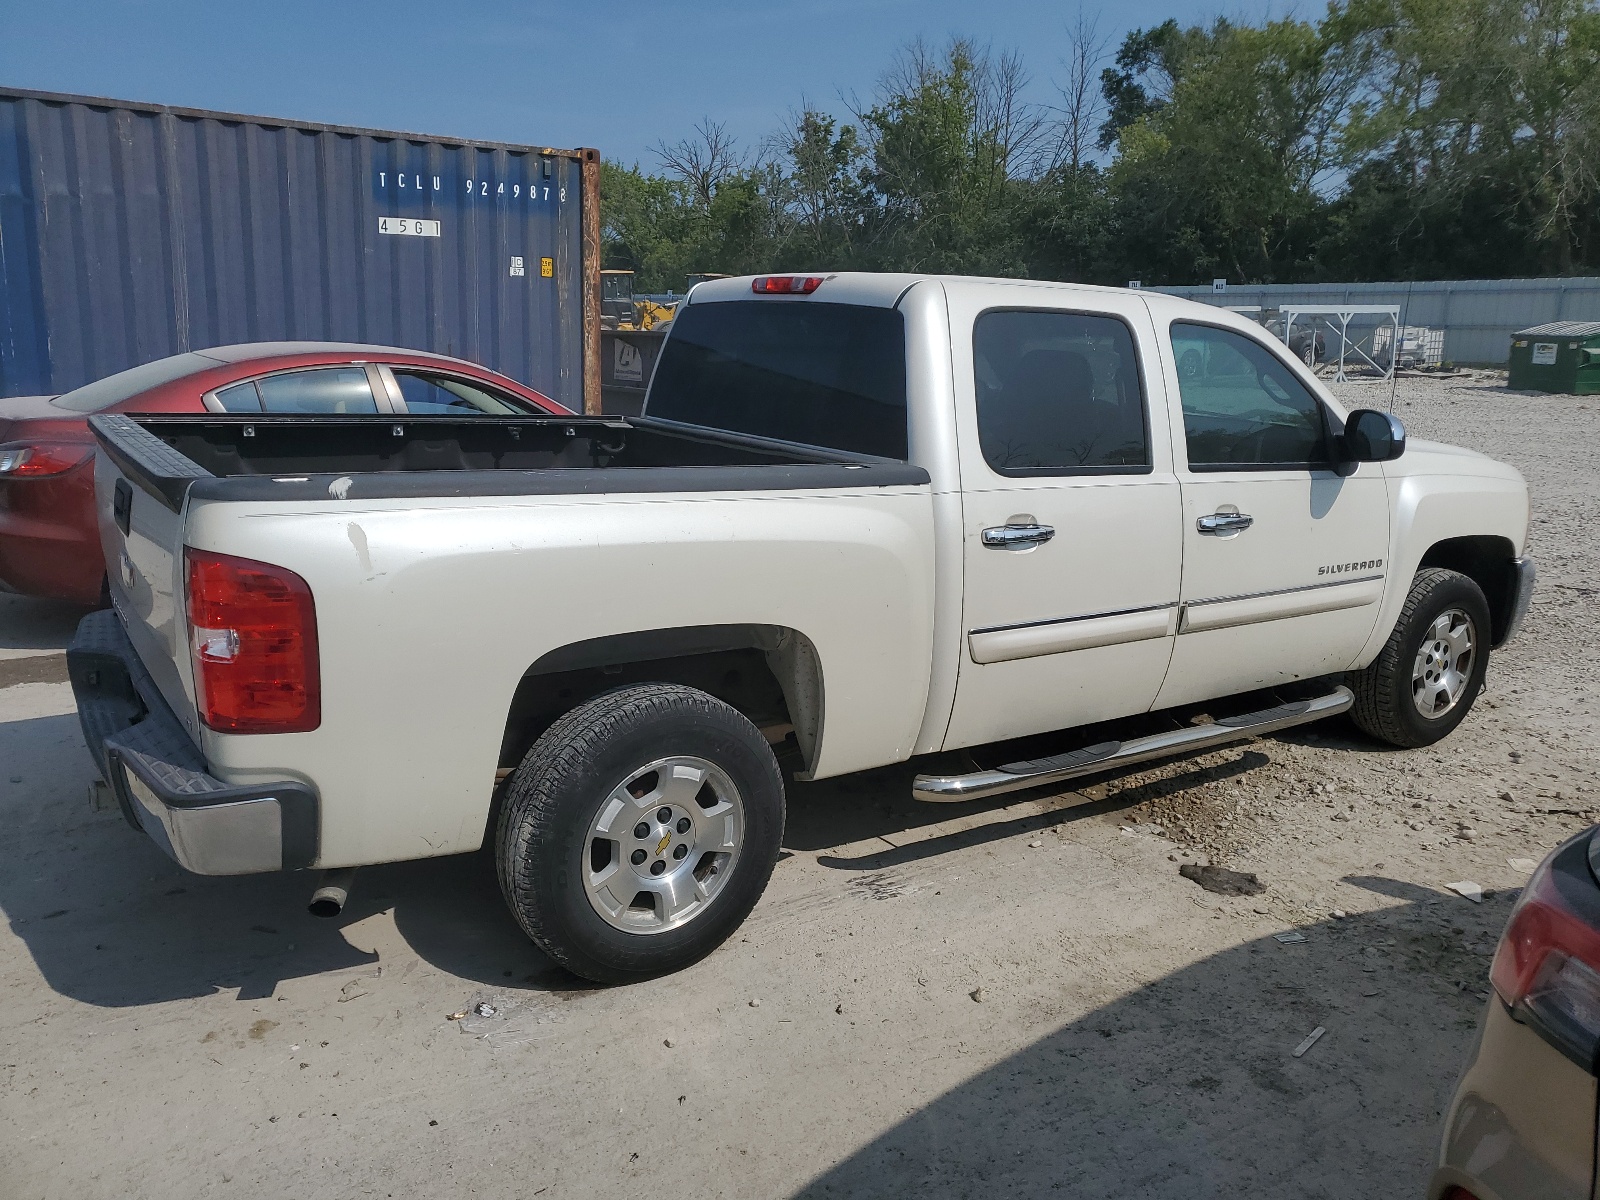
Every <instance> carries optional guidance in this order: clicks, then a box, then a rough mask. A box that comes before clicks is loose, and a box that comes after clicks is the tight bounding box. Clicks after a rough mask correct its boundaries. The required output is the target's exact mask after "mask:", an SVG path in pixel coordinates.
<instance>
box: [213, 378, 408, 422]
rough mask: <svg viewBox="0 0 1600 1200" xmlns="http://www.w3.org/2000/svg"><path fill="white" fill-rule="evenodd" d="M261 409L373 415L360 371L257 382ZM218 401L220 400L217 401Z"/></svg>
mask: <svg viewBox="0 0 1600 1200" xmlns="http://www.w3.org/2000/svg"><path fill="white" fill-rule="evenodd" d="M256 387H257V389H258V390H259V391H260V393H261V407H262V408H264V409H265V410H266V411H267V412H281V413H332V414H335V415H339V416H353V415H361V414H365V413H376V412H377V411H378V402H377V401H376V400H374V399H373V398H372V385H371V384H369V383H368V382H367V372H366V370H365V368H362V367H326V368H323V369H321V370H316V371H290V372H286V373H285V374H283V375H268V376H267V377H266V378H264V379H258V380H256ZM219 398H220V397H219Z"/></svg>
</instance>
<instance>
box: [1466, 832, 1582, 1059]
mask: <svg viewBox="0 0 1600 1200" xmlns="http://www.w3.org/2000/svg"><path fill="white" fill-rule="evenodd" d="M1574 849H1577V850H1578V854H1579V857H1578V861H1579V862H1581V861H1582V857H1581V848H1575V847H1574V845H1573V843H1568V845H1567V846H1566V847H1563V848H1562V850H1559V851H1557V852H1556V854H1554V855H1552V856H1551V857H1550V858H1548V859H1546V860H1545V861H1544V862H1543V863H1542V864H1541V865H1540V867H1539V869H1538V870H1537V871H1536V872H1534V876H1533V878H1532V879H1530V880H1529V881H1528V886H1527V887H1526V888H1524V889H1523V892H1522V896H1521V898H1520V899H1519V900H1518V901H1517V906H1516V907H1515V908H1514V909H1512V910H1511V919H1510V921H1509V922H1507V924H1506V931H1505V933H1504V934H1503V935H1502V936H1501V938H1500V945H1499V947H1498V948H1497V949H1496V950H1495V956H1494V965H1493V966H1492V967H1491V968H1490V969H1489V981H1490V982H1491V983H1492V984H1493V985H1494V990H1495V991H1496V992H1498V993H1499V995H1500V999H1501V1000H1503V1001H1505V1003H1506V1005H1507V1006H1508V1007H1510V1009H1511V1011H1512V1014H1513V1015H1514V1016H1516V1017H1518V1019H1520V1020H1523V1021H1525V1022H1526V1023H1527V1024H1529V1025H1532V1026H1534V1027H1535V1028H1536V1029H1538V1031H1539V1032H1540V1034H1541V1035H1543V1037H1544V1038H1545V1040H1546V1041H1548V1042H1550V1043H1551V1045H1553V1046H1555V1047H1556V1049H1558V1050H1560V1051H1561V1052H1562V1053H1564V1054H1566V1055H1567V1056H1568V1057H1569V1058H1571V1059H1572V1060H1573V1061H1574V1062H1577V1063H1579V1064H1580V1065H1582V1066H1583V1067H1584V1068H1585V1069H1586V1070H1590V1071H1593V1070H1594V1069H1595V1062H1596V1055H1597V1053H1600V928H1596V926H1595V924H1594V923H1593V922H1592V920H1590V919H1586V918H1585V917H1584V916H1582V915H1580V913H1579V912H1578V911H1577V910H1576V909H1575V908H1574V906H1573V904H1572V903H1571V902H1570V901H1569V900H1568V899H1567V898H1566V897H1564V896H1563V895H1562V886H1563V880H1562V879H1561V878H1558V875H1557V860H1558V859H1562V858H1563V857H1565V856H1567V855H1569V854H1570V853H1572V851H1573V850H1574ZM1567 886H1569V887H1586V888H1593V887H1594V886H1595V885H1594V881H1593V879H1592V878H1586V877H1585V876H1581V875H1575V876H1574V877H1573V879H1572V880H1569V881H1567Z"/></svg>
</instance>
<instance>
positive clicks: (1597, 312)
mask: <svg viewBox="0 0 1600 1200" xmlns="http://www.w3.org/2000/svg"><path fill="white" fill-rule="evenodd" d="M1149 290H1150V291H1155V292H1166V293H1167V294H1168V295H1171V296H1184V297H1186V298H1188V299H1190V300H1200V301H1203V302H1205V303H1207V304H1217V305H1246V304H1259V305H1261V306H1262V307H1264V308H1278V307H1281V306H1282V305H1285V304H1330V305H1334V304H1398V305H1399V306H1400V322H1401V324H1402V325H1423V326H1428V327H1431V328H1434V329H1442V330H1444V351H1443V356H1444V359H1445V360H1446V361H1448V362H1455V363H1503V362H1505V361H1506V358H1507V357H1508V355H1509V353H1510V350H1511V335H1512V334H1513V333H1515V332H1516V331H1517V330H1519V329H1526V328H1528V326H1530V325H1540V324H1543V323H1545V322H1547V321H1600V278H1594V277H1585V278H1576V279H1458V280H1448V279H1447V280H1435V281H1426V282H1416V283H1268V284H1229V285H1228V287H1227V288H1226V290H1224V291H1220V292H1219V291H1215V290H1213V288H1212V285H1210V284H1204V285H1199V286H1195V287H1157V286H1153V285H1152V286H1150V288H1149Z"/></svg>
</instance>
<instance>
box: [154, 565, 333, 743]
mask: <svg viewBox="0 0 1600 1200" xmlns="http://www.w3.org/2000/svg"><path fill="white" fill-rule="evenodd" d="M183 558H184V564H185V566H186V567H187V570H188V579H189V648H190V654H191V656H192V657H193V660H194V685H195V699H196V701H197V704H198V707H199V709H200V719H201V720H202V721H204V722H205V723H206V727H207V728H208V729H215V730H217V731H218V732H219V733H305V732H306V731H307V730H311V729H315V728H316V727H317V726H318V725H319V724H321V722H322V679H321V672H320V668H319V666H318V657H317V610H316V605H315V603H314V602H313V601H312V598H311V589H310V588H309V587H308V586H307V585H306V581H305V580H304V579H301V578H300V576H298V575H296V574H295V573H294V572H293V571H288V570H285V569H284V568H283V567H275V566H272V565H271V564H270V563H261V562H252V561H251V560H250V559H247V558H234V557H233V556H232V555H228V554H211V553H208V552H207V551H203V550H193V549H189V548H187V547H185V549H184V552H183Z"/></svg>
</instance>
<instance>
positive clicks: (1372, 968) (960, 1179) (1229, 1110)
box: [796, 878, 1512, 1200]
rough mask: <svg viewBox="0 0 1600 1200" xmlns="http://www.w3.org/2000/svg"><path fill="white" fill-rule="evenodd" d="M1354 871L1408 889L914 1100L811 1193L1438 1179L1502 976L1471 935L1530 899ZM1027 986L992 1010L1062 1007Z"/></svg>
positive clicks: (1098, 1013)
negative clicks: (1488, 1004)
mask: <svg viewBox="0 0 1600 1200" xmlns="http://www.w3.org/2000/svg"><path fill="white" fill-rule="evenodd" d="M1346 882H1347V883H1351V884H1355V885H1357V886H1362V887H1366V888H1368V890H1371V891H1374V892H1377V893H1380V894H1382V895H1385V896H1387V897H1390V898H1400V897H1403V899H1399V900H1398V902H1397V903H1395V904H1394V906H1392V907H1388V908H1386V909H1383V910H1379V911H1377V912H1371V913H1366V914H1362V915H1358V916H1355V917H1352V918H1349V919H1346V920H1341V921H1333V920H1329V921H1326V922H1323V923H1320V924H1314V925H1309V926H1302V927H1301V928H1302V931H1303V932H1304V934H1305V936H1306V941H1305V942H1304V943H1299V944H1294V945H1282V944H1279V943H1278V942H1276V941H1275V940H1273V939H1272V938H1270V937H1264V938H1261V939H1259V940H1251V941H1248V942H1245V943H1244V944H1242V945H1240V946H1237V947H1235V948H1233V949H1231V950H1227V951H1225V952H1223V953H1221V954H1218V955H1215V956H1213V957H1211V958H1208V959H1205V960H1204V961H1201V962H1198V963H1196V964H1194V965H1192V966H1188V967H1185V968H1183V969H1181V970H1178V971H1175V972H1173V973H1171V974H1169V975H1165V976H1163V977H1162V978H1160V979H1157V980H1156V981H1154V982H1152V983H1149V984H1147V985H1145V986H1143V987H1139V988H1138V989H1137V990H1135V991H1133V992H1131V993H1130V994H1129V995H1127V996H1126V997H1124V998H1121V999H1118V1000H1115V1001H1113V1002H1111V1003H1110V1004H1107V1005H1105V1006H1104V1007H1102V1008H1099V1009H1096V1010H1095V1011H1094V1012H1092V1013H1090V1014H1089V1015H1087V1016H1085V1017H1083V1018H1081V1019H1079V1020H1075V1021H1073V1022H1072V1023H1070V1024H1068V1025H1065V1026H1064V1027H1062V1028H1060V1029H1058V1030H1057V1031H1056V1032H1054V1033H1051V1034H1050V1035H1048V1036H1046V1037H1044V1038H1042V1039H1040V1040H1039V1041H1036V1042H1034V1043H1033V1044H1032V1045H1029V1046H1028V1047H1026V1048H1025V1049H1023V1050H1021V1051H1019V1052H1018V1053H1016V1054H1013V1055H1012V1056H1010V1057H1009V1058H1007V1059H1005V1060H1004V1061H1002V1062H1000V1063H998V1064H997V1065H995V1066H994V1067H992V1068H990V1069H988V1070H986V1071H983V1072H981V1073H980V1074H978V1075H976V1076H975V1077H973V1078H972V1079H970V1080H968V1081H967V1082H965V1083H963V1084H961V1085H959V1086H958V1087H956V1088H954V1089H953V1090H951V1091H949V1092H947V1093H945V1094H944V1095H942V1096H940V1097H939V1098H938V1099H936V1100H934V1101H933V1102H932V1103H930V1104H927V1105H925V1106H923V1107H921V1108H919V1109H917V1110H916V1111H915V1112H914V1113H912V1114H911V1115H909V1116H907V1117H906V1118H905V1119H904V1120H902V1121H901V1122H900V1123H898V1124H897V1125H895V1126H894V1127H893V1128H891V1129H889V1130H888V1131H887V1132H885V1133H884V1134H882V1135H881V1136H879V1137H877V1138H875V1139H874V1140H873V1141H872V1142H870V1143H868V1144H867V1145H866V1146H864V1147H863V1148H862V1149H861V1150H859V1151H858V1152H856V1153H855V1154H853V1155H851V1156H850V1157H849V1158H847V1159H845V1160H844V1161H842V1162H840V1163H839V1164H837V1165H836V1166H835V1167H833V1168H832V1169H831V1170H829V1171H827V1172H826V1173H824V1174H822V1175H821V1176H819V1177H818V1178H816V1179H814V1180H813V1181H812V1182H810V1183H809V1184H808V1185H806V1186H805V1187H803V1188H801V1189H800V1190H799V1191H798V1192H797V1193H796V1196H797V1197H798V1198H800V1200H841V1198H848V1197H873V1198H875V1200H878V1198H883V1197H890V1198H893V1197H902V1196H904V1197H922V1196H971V1197H979V1196H1046V1195H1052V1194H1061V1195H1067V1196H1072V1197H1076V1198H1079V1200H1089V1198H1105V1200H1110V1198H1112V1197H1118V1198H1122V1197H1126V1198H1135V1197H1137V1198H1139V1200H1148V1198H1151V1197H1171V1198H1172V1200H1180V1198H1181V1200H1187V1198H1189V1197H1193V1196H1263V1197H1264V1196H1299V1197H1317V1198H1325V1200H1332V1198H1334V1197H1338V1198H1344V1197H1350V1198H1352V1200H1353V1198H1357V1197H1360V1198H1365V1197H1370V1196H1391V1195H1420V1194H1421V1192H1422V1190H1423V1185H1424V1183H1425V1181H1426V1179H1427V1173H1428V1170H1429V1165H1430V1162H1431V1159H1432V1155H1433V1153H1434V1151H1435V1148H1436V1147H1437V1144H1438V1137H1439V1132H1440V1128H1441V1113H1442V1110H1443V1107H1444V1105H1445V1104H1446V1103H1447V1102H1448V1099H1449V1096H1450V1093H1451V1091H1452V1089H1453V1087H1454V1084H1455V1080H1456V1078H1457V1074H1458V1072H1459V1070H1460V1068H1461V1066H1462V1065H1463V1063H1464V1061H1465V1058H1466V1055H1467V1053H1468V1052H1469V1050H1470V1048H1471V1045H1472V1041H1473V1038H1474V1036H1475V1035H1474V1032H1473V1031H1474V1029H1475V1027H1476V1024H1477V1022H1478V1019H1479V1016H1480V1014H1481V1012H1482V1009H1483V1005H1484V1003H1485V998H1486V995H1487V990H1488V984H1487V979H1486V976H1487V971H1488V963H1489V959H1488V958H1487V957H1484V956H1483V955H1482V954H1481V953H1476V952H1474V951H1473V950H1472V949H1469V948H1468V945H1469V944H1470V943H1472V941H1473V940H1474V939H1483V938H1487V937H1489V936H1492V935H1491V933H1490V931H1498V930H1499V928H1500V927H1501V926H1503V924H1504V922H1505V919H1506V916H1507V914H1508V913H1509V911H1510V907H1511V903H1512V897H1511V895H1500V896H1496V897H1492V898H1490V899H1489V900H1487V901H1486V902H1485V903H1484V904H1483V905H1482V906H1481V907H1476V906H1472V905H1467V904H1466V903H1465V902H1463V901H1462V900H1461V899H1459V898H1458V897H1454V896H1442V895H1440V894H1438V893H1434V892H1430V891H1427V890H1426V889H1422V888H1417V887H1414V886H1412V885H1410V884H1407V883H1404V882H1402V881H1399V880H1391V879H1379V878H1371V879H1356V878H1351V879H1347V880H1346ZM1469 910H1470V911H1469ZM1390 939H1393V940H1394V943H1395V944H1394V945H1390V944H1389V941H1390ZM1097 966H1098V964H1095V963H1085V964H1084V970H1085V974H1086V975H1088V976H1089V977H1093V976H1094V975H1095V974H1096V973H1097V972H1096V971H1095V968H1096V967H1097ZM1017 987H1018V990H1019V991H1022V992H1024V996H1023V997H1017V998H1013V997H1011V996H1008V995H1007V988H1006V985H1004V984H1000V983H997V984H995V985H993V986H992V987H991V988H990V989H989V995H988V996H986V997H985V1002H984V1007H983V1008H982V1009H975V1014H976V1013H977V1012H982V1011H996V1012H997V1013H999V1012H1001V1011H1003V1010H1004V1007H1005V1006H1007V1005H1008V1004H1010V1005H1014V1006H1020V1005H1022V1004H1027V1005H1029V1006H1031V1007H1033V1008H1034V1009H1035V1011H1037V1010H1038V1009H1039V1008H1040V1007H1043V1008H1044V1009H1045V1011H1046V1012H1048V1008H1049V1005H1050V1000H1049V998H1048V997H1044V998H1041V997H1039V996H1038V995H1037V994H1036V992H1035V990H1034V989H1030V988H1028V987H1027V985H1026V983H1025V982H1024V981H1017ZM982 1025H983V1021H982V1018H981V1017H977V1018H976V1019H975V1022H974V1023H973V1027H972V1030H971V1033H970V1036H969V1037H968V1039H967V1040H968V1041H969V1042H970V1043H980V1044H981V1042H982V1040H983V1038H984V1034H983V1032H982ZM1318 1026H1322V1027H1323V1028H1324V1029H1325V1030H1326V1032H1325V1033H1324V1034H1323V1035H1322V1037H1321V1038H1320V1039H1319V1040H1318V1041H1317V1042H1316V1043H1315V1044H1314V1045H1313V1046H1312V1047H1311V1049H1309V1050H1308V1051H1307V1052H1306V1053H1305V1055H1304V1057H1302V1058H1298V1059H1297V1058H1294V1057H1293V1056H1292V1052H1293V1050H1294V1049H1295V1047H1296V1046H1297V1045H1298V1044H1299V1043H1300V1042H1301V1041H1302V1040H1303V1039H1304V1038H1305V1037H1306V1035H1307V1034H1309V1033H1310V1032H1311V1031H1312V1030H1313V1029H1315V1028H1317V1027H1318Z"/></svg>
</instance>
